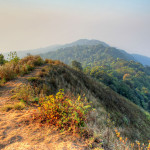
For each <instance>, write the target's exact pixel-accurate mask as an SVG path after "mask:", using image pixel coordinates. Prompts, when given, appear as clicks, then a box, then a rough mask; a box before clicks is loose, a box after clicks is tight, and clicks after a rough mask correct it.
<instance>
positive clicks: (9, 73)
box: [0, 56, 44, 82]
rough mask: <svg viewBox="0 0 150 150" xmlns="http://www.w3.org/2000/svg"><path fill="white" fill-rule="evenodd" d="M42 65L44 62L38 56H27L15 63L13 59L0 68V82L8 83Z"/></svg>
mask: <svg viewBox="0 0 150 150" xmlns="http://www.w3.org/2000/svg"><path fill="white" fill-rule="evenodd" d="M15 58H16V57H15ZM17 58H18V57H17ZM15 60H16V59H15ZM43 63H44V61H43V60H42V58H41V57H40V56H27V57H25V58H23V59H21V60H19V59H17V61H14V59H13V60H11V61H9V62H7V63H5V64H4V65H2V66H0V79H1V82H2V80H5V81H8V80H11V79H14V78H15V77H16V76H18V75H24V74H27V73H28V72H29V71H31V70H33V69H34V67H36V66H39V65H42V64H43Z"/></svg>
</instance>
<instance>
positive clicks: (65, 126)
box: [39, 90, 91, 132]
mask: <svg viewBox="0 0 150 150" xmlns="http://www.w3.org/2000/svg"><path fill="white" fill-rule="evenodd" d="M90 107H91V106H90V104H89V103H87V101H86V99H85V98H82V99H81V97H80V96H79V97H78V98H77V99H76V98H75V97H72V96H70V95H65V94H64V92H63V90H59V92H58V93H57V94H56V96H54V95H50V96H46V97H44V98H41V99H40V107H39V111H40V114H39V118H40V120H41V122H47V123H49V124H52V125H55V126H57V127H58V128H59V129H61V130H68V131H73V132H76V131H79V130H80V127H84V126H85V121H86V117H87V113H88V111H89V110H90Z"/></svg>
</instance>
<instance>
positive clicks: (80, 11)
mask: <svg viewBox="0 0 150 150" xmlns="http://www.w3.org/2000/svg"><path fill="white" fill-rule="evenodd" d="M79 39H97V40H100V41H103V42H106V43H108V44H109V45H111V46H113V47H116V48H120V49H124V50H126V51H127V52H129V53H137V54H142V55H145V56H149V57H150V0H0V52H2V53H4V52H7V51H13V50H16V51H18V50H19V51H20V50H29V49H36V48H41V47H47V46H50V45H55V44H66V43H70V42H73V41H76V40H79Z"/></svg>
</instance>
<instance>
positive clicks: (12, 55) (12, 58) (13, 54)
mask: <svg viewBox="0 0 150 150" xmlns="http://www.w3.org/2000/svg"><path fill="white" fill-rule="evenodd" d="M8 60H9V61H14V62H16V63H17V62H18V61H19V57H18V56H17V52H10V53H9V54H8Z"/></svg>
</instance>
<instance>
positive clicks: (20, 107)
mask: <svg viewBox="0 0 150 150" xmlns="http://www.w3.org/2000/svg"><path fill="white" fill-rule="evenodd" d="M24 108H25V104H24V103H23V102H18V103H14V104H6V105H4V106H2V107H1V110H2V111H6V112H7V111H9V110H12V109H14V110H23V109H24Z"/></svg>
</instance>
